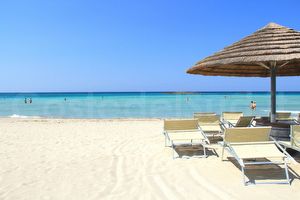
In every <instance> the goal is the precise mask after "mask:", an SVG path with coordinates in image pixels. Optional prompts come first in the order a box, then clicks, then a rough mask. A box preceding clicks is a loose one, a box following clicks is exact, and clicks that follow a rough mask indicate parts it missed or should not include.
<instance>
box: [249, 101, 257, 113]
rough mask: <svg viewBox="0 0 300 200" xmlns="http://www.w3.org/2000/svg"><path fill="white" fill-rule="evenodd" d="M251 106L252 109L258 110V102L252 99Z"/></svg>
mask: <svg viewBox="0 0 300 200" xmlns="http://www.w3.org/2000/svg"><path fill="white" fill-rule="evenodd" d="M250 108H251V110H252V111H253V110H256V102H255V101H251V104H250Z"/></svg>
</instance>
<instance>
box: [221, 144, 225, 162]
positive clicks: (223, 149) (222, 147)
mask: <svg viewBox="0 0 300 200" xmlns="http://www.w3.org/2000/svg"><path fill="white" fill-rule="evenodd" d="M224 149H225V147H224V145H223V147H222V157H221V159H222V161H224V159H223V157H224Z"/></svg>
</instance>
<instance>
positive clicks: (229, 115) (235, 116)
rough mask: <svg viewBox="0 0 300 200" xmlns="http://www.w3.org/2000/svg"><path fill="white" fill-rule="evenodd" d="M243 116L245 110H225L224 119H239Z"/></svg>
mask: <svg viewBox="0 0 300 200" xmlns="http://www.w3.org/2000/svg"><path fill="white" fill-rule="evenodd" d="M242 116H243V112H223V113H222V119H223V120H238V119H239V118H240V117H242Z"/></svg>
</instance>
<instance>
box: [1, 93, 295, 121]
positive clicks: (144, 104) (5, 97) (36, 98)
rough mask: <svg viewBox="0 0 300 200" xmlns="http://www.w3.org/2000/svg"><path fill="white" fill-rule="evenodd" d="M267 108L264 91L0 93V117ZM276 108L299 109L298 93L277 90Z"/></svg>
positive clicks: (144, 115)
mask: <svg viewBox="0 0 300 200" xmlns="http://www.w3.org/2000/svg"><path fill="white" fill-rule="evenodd" d="M25 98H27V103H25ZM30 98H31V99H32V103H30ZM252 100H253V101H256V102H257V110H256V111H254V112H253V111H251V109H250V108H249V105H250V102H251V101H252ZM269 107H270V94H269V93H267V92H196V93H185V94H183V93H164V92H147V93H143V92H141V93H136V92H132V93H9V94H8V93H0V116H2V117H51V118H165V117H191V116H192V114H193V113H194V112H216V113H219V114H220V113H221V112H222V111H242V112H244V113H245V114H246V115H252V114H254V115H260V116H266V115H268V113H269V110H270V108H269ZM277 110H278V111H292V112H294V113H298V112H300V92H279V93H277Z"/></svg>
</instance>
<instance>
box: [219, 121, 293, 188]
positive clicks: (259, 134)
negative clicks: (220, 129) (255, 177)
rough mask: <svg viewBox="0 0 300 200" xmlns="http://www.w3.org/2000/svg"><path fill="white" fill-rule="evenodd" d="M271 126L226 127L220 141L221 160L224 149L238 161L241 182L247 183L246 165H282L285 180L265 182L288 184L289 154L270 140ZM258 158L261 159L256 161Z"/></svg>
mask: <svg viewBox="0 0 300 200" xmlns="http://www.w3.org/2000/svg"><path fill="white" fill-rule="evenodd" d="M270 131H271V127H253V128H228V129H226V130H225V133H224V142H223V143H222V146H223V149H222V160H223V156H224V149H226V150H227V151H228V153H229V154H230V155H231V156H232V157H233V158H234V159H235V160H236V161H237V162H238V164H239V165H240V167H241V171H242V175H243V183H244V184H245V185H247V184H248V182H247V181H246V176H245V167H246V166H247V165H269V164H276V165H284V169H285V176H286V180H285V181H278V182H267V183H284V184H289V183H290V179H289V174H288V166H287V159H288V158H291V157H290V155H289V154H288V153H287V152H286V151H285V150H284V149H283V148H282V147H281V146H280V145H279V144H278V143H277V142H276V141H275V140H272V141H270V139H269V138H270V136H269V135H270ZM279 149H280V150H281V151H280V150H279ZM256 159H259V160H261V159H262V161H256Z"/></svg>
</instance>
